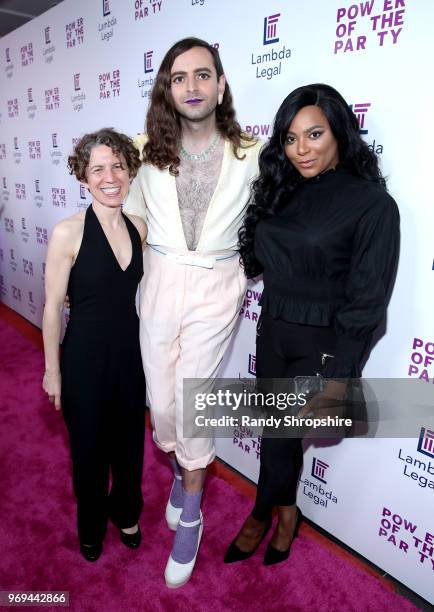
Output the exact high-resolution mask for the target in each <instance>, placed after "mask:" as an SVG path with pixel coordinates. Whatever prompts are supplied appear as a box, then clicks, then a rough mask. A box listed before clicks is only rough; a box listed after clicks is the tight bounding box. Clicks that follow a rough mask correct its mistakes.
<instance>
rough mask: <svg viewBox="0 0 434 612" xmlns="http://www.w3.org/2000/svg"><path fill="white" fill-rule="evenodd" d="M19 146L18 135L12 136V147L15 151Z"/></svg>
mask: <svg viewBox="0 0 434 612" xmlns="http://www.w3.org/2000/svg"><path fill="white" fill-rule="evenodd" d="M19 148H20V147H19V146H18V136H14V149H15V151H17V150H18V149H19Z"/></svg>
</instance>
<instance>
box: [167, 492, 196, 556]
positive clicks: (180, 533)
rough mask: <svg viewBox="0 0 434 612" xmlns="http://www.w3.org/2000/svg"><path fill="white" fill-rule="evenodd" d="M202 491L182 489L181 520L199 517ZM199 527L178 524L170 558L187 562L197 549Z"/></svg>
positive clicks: (191, 519)
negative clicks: (182, 505)
mask: <svg viewBox="0 0 434 612" xmlns="http://www.w3.org/2000/svg"><path fill="white" fill-rule="evenodd" d="M201 499H202V491H200V492H199V493H187V491H184V507H183V510H182V514H181V521H184V522H186V523H191V522H193V521H196V520H197V519H198V518H199V517H200V502H201ZM199 527H200V525H199V524H198V525H196V526H195V527H183V525H178V529H177V531H176V535H175V542H174V544H173V550H172V559H173V560H174V561H177V562H178V563H189V562H190V561H191V560H192V559H193V557H194V555H195V554H196V550H197V542H198V539H199Z"/></svg>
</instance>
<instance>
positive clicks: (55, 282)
mask: <svg viewBox="0 0 434 612" xmlns="http://www.w3.org/2000/svg"><path fill="white" fill-rule="evenodd" d="M74 238H75V237H74V232H73V231H72V228H71V223H70V221H69V220H66V221H63V222H61V223H59V224H58V225H56V226H55V228H54V230H53V235H52V236H51V239H50V242H49V244H48V251H47V259H46V265H45V307H44V315H43V318H42V335H43V338H44V353H45V374H44V378H43V382H42V388H43V389H44V391H46V392H47V393H48V396H49V399H50V401H51V402H54V405H55V407H56V410H59V409H60V388H61V379H60V363H59V343H60V330H61V318H62V312H63V304H64V301H65V296H66V290H67V287H68V280H69V274H70V271H71V265H72V261H73V256H74Z"/></svg>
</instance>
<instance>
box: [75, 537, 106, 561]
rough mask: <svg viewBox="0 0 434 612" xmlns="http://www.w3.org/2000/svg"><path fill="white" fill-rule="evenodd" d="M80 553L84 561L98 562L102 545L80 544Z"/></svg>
mask: <svg viewBox="0 0 434 612" xmlns="http://www.w3.org/2000/svg"><path fill="white" fill-rule="evenodd" d="M80 552H81V554H82V555H83V557H84V558H85V559H86V561H91V562H93V561H98V559H99V558H100V556H101V553H102V544H82V543H81V542H80Z"/></svg>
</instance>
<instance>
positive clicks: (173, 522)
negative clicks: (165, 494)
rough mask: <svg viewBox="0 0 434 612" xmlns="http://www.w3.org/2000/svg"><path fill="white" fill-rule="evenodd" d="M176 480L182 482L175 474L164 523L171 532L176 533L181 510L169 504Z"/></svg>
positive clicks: (180, 477)
mask: <svg viewBox="0 0 434 612" xmlns="http://www.w3.org/2000/svg"><path fill="white" fill-rule="evenodd" d="M176 480H182V476H180V475H178V474H175V479H174V481H173V484H172V488H171V489H170V495H169V499H168V501H167V504H166V522H167V526H168V527H169V529H171V530H172V531H176V530H177V528H178V523H179V519H180V518H181V514H182V508H175V506H172V504H171V503H170V498H171V496H172V491H173V487H174V486H175V482H176Z"/></svg>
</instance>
